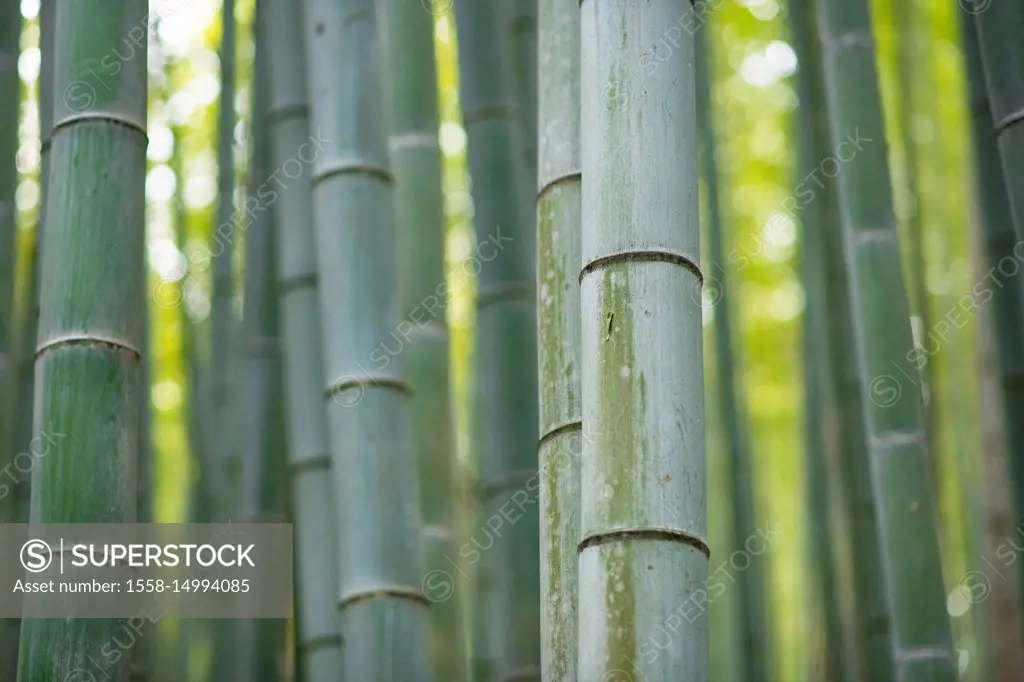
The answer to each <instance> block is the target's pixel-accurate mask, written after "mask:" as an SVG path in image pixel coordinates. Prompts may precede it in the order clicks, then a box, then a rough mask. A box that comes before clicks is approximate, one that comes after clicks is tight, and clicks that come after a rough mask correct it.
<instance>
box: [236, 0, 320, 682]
mask: <svg viewBox="0 0 1024 682" xmlns="http://www.w3.org/2000/svg"><path fill="white" fill-rule="evenodd" d="M268 4H269V3H267V2H263V1H259V2H257V3H256V8H255V17H254V19H253V23H254V25H255V27H254V30H253V38H254V45H255V55H254V58H253V77H252V86H251V87H252V108H251V118H250V121H251V157H250V161H251V162H250V166H249V178H248V192H247V195H248V201H247V203H246V206H247V207H249V209H248V210H247V212H246V214H245V215H244V216H243V218H242V224H241V225H240V228H241V229H242V230H244V231H245V235H246V237H245V279H244V284H243V286H244V297H243V313H242V329H241V333H242V342H243V343H242V345H243V350H244V360H243V367H242V371H243V376H242V381H243V382H244V383H243V384H242V386H243V390H242V394H241V403H242V404H241V408H242V423H244V424H245V425H246V429H245V433H244V435H243V437H242V445H243V447H242V454H241V476H240V484H239V515H240V517H241V519H242V520H243V521H244V522H250V523H259V522H271V521H276V522H284V521H285V520H286V516H285V508H284V502H285V498H284V495H283V488H284V482H285V476H284V474H285V468H284V467H283V466H282V465H283V464H284V462H285V461H286V459H287V456H286V452H285V445H284V443H283V437H282V436H283V434H282V431H281V428H280V426H281V422H280V414H281V410H280V409H279V408H280V404H279V403H280V388H281V387H280V381H279V377H280V370H281V367H280V343H279V340H278V327H279V323H278V305H277V303H278V302H277V297H276V296H275V293H276V291H275V284H276V281H277V277H276V267H275V264H274V249H275V247H276V244H275V242H276V240H275V239H274V220H273V218H274V216H273V213H272V212H271V207H270V206H269V205H267V204H266V202H264V201H263V200H261V199H260V197H259V191H260V189H265V188H266V187H268V186H269V185H268V183H269V176H270V168H269V166H270V161H271V160H270V154H271V144H270V135H269V132H270V131H269V129H268V121H267V118H268V108H269V101H268V100H269V94H270V93H269V92H268V87H269V83H268V78H269V76H270V74H269V64H268V59H269V54H268V51H267V42H268V38H269V36H268V29H269V25H268V22H269V20H270V17H268V16H267V14H268V12H269V11H270V10H269V7H268V6H267V5H268ZM254 202H255V203H254ZM307 331H309V330H307ZM311 331H313V333H316V330H311ZM287 622H288V621H287V620H285V619H278V618H274V619H262V620H246V621H240V622H239V623H238V629H237V633H238V639H237V642H238V645H237V649H236V650H235V654H234V655H235V656H236V657H237V659H238V668H237V671H236V673H235V674H237V675H238V678H239V679H244V680H252V681H253V682H276V681H277V680H281V679H282V678H283V677H284V673H285V669H284V665H285V651H284V646H285V637H286V625H287Z"/></svg>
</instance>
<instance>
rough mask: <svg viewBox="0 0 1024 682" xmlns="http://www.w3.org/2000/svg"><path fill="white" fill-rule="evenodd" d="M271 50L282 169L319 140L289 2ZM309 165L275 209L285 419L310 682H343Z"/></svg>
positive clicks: (301, 632)
mask: <svg viewBox="0 0 1024 682" xmlns="http://www.w3.org/2000/svg"><path fill="white" fill-rule="evenodd" d="M266 9H267V12H268V13H269V15H270V16H269V17H268V22H267V24H268V29H267V33H266V35H267V38H268V44H269V48H268V49H269V51H270V63H269V67H270V68H269V74H270V88H271V90H270V93H271V94H270V111H269V112H268V115H267V117H268V126H269V132H270V137H271V144H272V153H271V156H272V160H273V167H274V168H280V167H282V166H283V164H284V163H285V162H286V161H288V160H289V159H292V158H295V155H296V154H297V153H298V151H299V150H300V149H301V148H302V145H303V144H306V143H307V142H308V140H309V139H310V134H309V115H308V113H307V112H308V101H309V100H308V94H307V90H306V71H305V62H306V60H305V53H304V51H303V40H304V39H303V26H302V21H301V16H300V15H299V14H298V13H296V12H295V11H294V9H293V8H291V7H289V6H288V5H287V3H283V2H270V3H267V8H266ZM310 176H311V173H310V171H309V169H307V170H306V171H305V172H303V173H301V174H300V175H299V176H298V177H297V178H295V179H294V180H290V181H289V186H288V191H287V192H282V193H281V194H280V196H279V197H278V198H277V201H276V202H275V203H274V211H275V216H274V230H275V232H276V238H277V248H276V249H275V251H276V254H277V259H278V260H277V269H276V271H277V292H278V297H279V304H280V306H281V319H280V323H281V330H280V334H281V341H282V342H283V344H284V353H285V355H284V363H283V364H284V397H285V408H286V409H285V414H286V416H287V420H288V424H289V428H288V429H287V432H288V437H289V439H290V440H289V443H288V448H287V449H288V455H289V464H290V467H289V469H290V485H291V496H292V500H293V515H294V523H295V546H296V550H295V551H296V553H297V558H296V563H297V567H296V577H297V580H296V599H297V609H296V611H297V642H296V644H297V646H296V650H297V651H298V653H299V656H300V657H301V669H302V675H303V677H302V678H301V679H300V682H334V681H335V680H337V678H338V671H339V670H341V669H342V664H343V662H342V643H341V632H340V622H341V621H340V617H339V614H338V608H337V594H338V573H339V566H338V556H339V555H338V551H337V533H336V530H335V522H336V521H335V520H336V518H337V517H336V513H337V512H336V505H335V494H334V480H333V477H332V476H331V457H330V450H329V446H328V438H327V421H326V408H325V406H324V400H323V385H324V376H325V373H324V370H323V352H322V349H323V345H322V342H321V338H320V326H321V325H320V310H319V305H320V300H319V294H318V287H319V283H318V280H317V266H316V240H315V235H314V232H313V195H312V190H311V186H310Z"/></svg>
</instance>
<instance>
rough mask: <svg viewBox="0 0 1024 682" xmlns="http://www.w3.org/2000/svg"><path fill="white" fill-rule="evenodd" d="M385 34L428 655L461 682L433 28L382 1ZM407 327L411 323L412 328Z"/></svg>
mask: <svg viewBox="0 0 1024 682" xmlns="http://www.w3.org/2000/svg"><path fill="white" fill-rule="evenodd" d="M378 6H379V7H380V8H381V10H382V13H381V18H380V20H381V24H382V30H383V31H384V34H385V35H386V36H387V41H386V42H387V47H388V49H387V50H386V51H385V57H386V58H387V61H388V68H387V69H386V72H387V76H388V83H389V88H388V90H387V92H386V93H385V94H387V95H388V96H389V97H388V99H389V106H388V113H389V115H390V121H391V124H390V126H389V128H390V140H389V142H390V144H389V147H390V158H391V169H392V173H393V174H394V177H395V187H394V206H395V231H396V239H397V247H398V295H399V313H400V316H401V318H402V319H403V320H405V324H402V323H399V325H400V326H399V327H398V328H397V330H396V331H397V334H396V335H394V336H395V337H396V341H398V343H395V342H389V344H388V348H389V349H392V348H394V349H397V352H399V353H402V354H403V355H404V357H405V358H406V363H405V366H406V370H407V372H408V378H409V386H410V388H411V389H412V399H411V405H410V413H411V425H412V433H413V447H414V450H415V456H416V463H417V468H418V478H419V486H420V505H421V513H422V518H423V529H422V532H421V537H422V543H423V548H424V558H425V566H424V568H425V573H424V576H429V577H425V578H424V584H423V589H424V591H425V593H426V596H427V598H428V599H429V600H430V602H431V604H430V658H431V663H432V666H433V670H434V676H435V678H436V679H437V680H461V679H462V678H463V668H464V662H463V658H464V655H465V652H466V642H465V641H464V640H465V636H464V629H463V624H462V619H461V613H462V602H463V597H464V595H465V590H464V589H456V587H455V585H454V583H453V580H454V579H453V578H451V573H450V571H451V570H452V567H451V564H450V563H449V561H450V559H449V557H454V556H457V553H458V546H457V544H458V543H457V542H456V531H455V509H454V506H453V502H454V497H453V490H454V486H453V483H454V474H455V461H454V453H455V442H454V439H453V425H454V422H453V417H452V403H451V395H450V380H449V361H448V357H449V343H448V340H449V336H448V324H447V320H446V319H445V312H446V310H445V306H444V302H443V301H441V302H440V305H432V304H431V303H432V302H436V301H437V298H438V297H437V295H436V293H437V291H438V287H439V286H440V285H441V284H442V283H443V282H444V281H445V267H444V265H445V263H444V260H445V216H444V195H443V193H442V182H441V181H442V177H441V148H440V146H439V144H438V132H437V131H438V118H439V113H438V107H437V100H438V96H437V66H436V58H435V55H434V22H435V20H436V19H437V17H436V16H435V15H434V14H432V13H430V12H424V11H423V4H422V3H421V2H420V0H383V1H380V2H378ZM410 321H413V323H410Z"/></svg>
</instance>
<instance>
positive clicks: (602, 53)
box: [578, 0, 709, 682]
mask: <svg viewBox="0 0 1024 682" xmlns="http://www.w3.org/2000/svg"><path fill="white" fill-rule="evenodd" d="M581 12H582V19H581V21H582V29H581V36H582V37H581V56H580V64H581V69H582V76H581V77H582V84H581V87H580V93H581V103H582V128H581V138H582V162H583V168H582V172H583V177H585V178H586V182H584V183H583V246H582V251H583V259H582V262H583V269H582V272H581V275H580V277H581V286H580V306H581V309H582V323H583V328H582V358H583V360H582V367H583V374H582V390H583V425H584V429H585V430H587V432H588V433H590V432H591V430H592V431H593V436H592V438H587V439H585V440H584V442H583V458H582V471H581V494H582V497H581V538H582V540H581V542H580V545H579V564H578V565H579V622H580V627H579V679H580V680H588V681H589V680H612V679H615V680H619V679H622V680H629V679H633V680H639V679H642V680H645V681H647V682H680V681H681V680H682V681H685V682H705V681H706V680H708V679H709V678H708V675H709V671H708V665H709V661H708V622H707V618H706V616H705V615H704V614H702V613H701V608H700V606H698V605H696V604H698V602H695V601H693V600H695V599H697V600H699V599H700V596H699V593H702V592H703V586H704V584H705V581H706V579H707V576H708V554H709V551H708V544H707V538H706V534H707V509H706V499H707V498H706V494H705V486H706V474H705V471H706V469H705V467H706V464H705V457H704V450H705V443H704V369H703V352H702V345H703V341H702V332H703V329H702V321H701V318H702V308H701V305H700V299H699V297H695V296H694V292H695V291H697V292H699V291H700V287H701V284H702V281H703V276H702V274H701V271H700V267H699V265H698V263H697V261H698V258H699V254H700V226H699V216H698V206H697V163H696V160H697V139H696V138H697V129H696V107H695V74H694V63H693V58H694V44H693V37H692V35H691V34H690V33H689V32H687V31H680V35H679V37H678V47H675V49H673V50H671V51H669V52H667V53H665V55H664V60H663V61H659V62H657V63H656V67H655V68H654V69H653V70H652V69H650V68H649V66H650V65H649V64H648V65H645V64H643V61H642V60H640V59H638V58H637V55H640V54H642V53H643V52H644V51H645V50H647V49H649V46H650V45H654V44H657V42H658V41H659V40H661V39H662V36H663V34H664V31H665V27H666V26H671V25H672V24H674V23H675V22H676V21H677V20H678V18H679V12H680V8H679V5H678V3H675V2H670V1H669V0H652V1H651V2H648V3H643V4H641V5H640V6H636V5H634V4H632V3H608V2H601V1H599V0H586V1H585V2H584V3H583V5H582V7H581ZM645 66H646V67H648V68H645ZM670 618H671V619H672V620H671V621H670Z"/></svg>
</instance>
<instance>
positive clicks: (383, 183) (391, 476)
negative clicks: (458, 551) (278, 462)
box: [299, 0, 433, 682]
mask: <svg viewBox="0 0 1024 682" xmlns="http://www.w3.org/2000/svg"><path fill="white" fill-rule="evenodd" d="M304 11H305V12H304V13H305V26H306V31H305V38H306V40H305V46H306V58H307V65H306V69H307V72H308V78H309V81H308V83H309V92H310V100H311V101H310V104H311V107H310V113H311V121H312V126H311V127H312V129H313V130H314V131H315V132H314V134H313V136H312V137H313V138H315V140H316V143H315V145H316V146H317V147H319V153H314V155H313V161H312V164H313V175H312V186H313V208H314V219H315V225H316V238H317V259H318V275H319V277H320V283H321V289H320V313H321V324H322V330H323V342H324V370H325V382H324V383H325V389H326V392H325V393H326V395H325V398H326V404H327V409H328V419H327V421H328V434H329V438H330V445H331V454H332V457H333V463H334V482H335V491H336V494H337V500H338V514H337V517H338V520H337V529H336V531H337V537H338V550H339V555H340V558H341V576H340V597H339V602H338V603H339V608H340V610H341V615H342V633H341V634H342V638H343V641H344V642H345V657H344V667H343V670H344V678H345V679H348V680H376V681H380V682H420V681H423V682H426V681H428V680H431V679H432V678H433V676H432V675H431V674H430V670H429V663H428V656H427V649H428V646H429V640H428V637H429V613H428V609H427V599H426V597H425V596H424V594H423V591H422V583H423V573H422V562H423V560H422V553H421V548H420V539H419V528H420V515H419V499H418V497H419V495H418V490H417V486H416V478H415V461H414V459H413V449H412V441H411V438H410V432H409V427H410V424H409V413H408V409H409V402H408V396H409V386H408V384H407V383H406V381H405V376H404V375H405V371H404V359H403V357H402V355H401V354H394V355H392V354H389V353H388V351H387V350H386V349H387V348H388V346H387V343H386V342H387V339H388V336H389V335H391V334H393V333H394V332H395V330H396V323H397V322H398V310H397V309H396V305H397V302H398V301H397V296H396V293H397V292H396V268H395V240H394V211H393V207H392V203H391V202H392V192H391V188H392V184H393V179H392V176H391V171H390V169H389V163H388V151H387V130H386V127H385V126H384V105H383V97H382V81H381V68H380V66H381V65H380V64H379V63H378V61H377V60H378V57H379V56H380V55H381V52H380V50H381V46H380V44H379V43H378V33H377V27H376V16H375V12H374V7H373V0H306V2H305V4H304ZM353 18H358V19H359V20H358V21H353V20H352V19H353ZM313 146H314V145H311V147H313ZM302 153H303V152H302V150H299V155H301V154H302ZM303 158H304V157H303Z"/></svg>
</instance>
